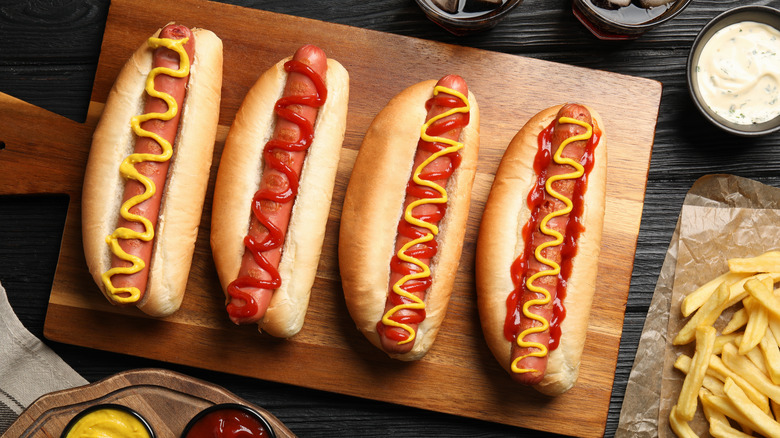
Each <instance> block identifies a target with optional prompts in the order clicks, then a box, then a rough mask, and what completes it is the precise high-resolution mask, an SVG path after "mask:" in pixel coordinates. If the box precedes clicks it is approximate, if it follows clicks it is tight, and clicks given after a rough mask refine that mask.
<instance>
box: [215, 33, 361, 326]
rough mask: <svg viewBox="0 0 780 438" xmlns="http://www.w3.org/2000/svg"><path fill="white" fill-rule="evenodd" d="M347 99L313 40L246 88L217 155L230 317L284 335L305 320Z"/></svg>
mask: <svg viewBox="0 0 780 438" xmlns="http://www.w3.org/2000/svg"><path fill="white" fill-rule="evenodd" d="M348 99H349V75H348V74H347V71H346V70H345V69H344V67H343V66H342V65H341V64H340V63H338V61H336V60H334V59H329V58H328V57H327V56H326V54H325V52H324V51H323V50H322V49H320V48H319V47H316V46H314V45H305V46H303V47H300V48H299V49H298V50H297V51H296V52H295V54H294V55H293V56H292V57H291V58H287V59H284V60H282V61H280V62H278V63H277V64H276V65H275V66H273V67H272V68H270V69H269V70H268V71H266V72H265V73H264V74H263V75H262V76H261V77H260V78H259V79H258V80H257V82H256V83H255V84H254V86H253V87H252V88H251V89H250V91H249V92H248V94H247V96H246V97H245V98H244V102H243V103H242V105H241V108H240V109H239V111H238V113H237V114H236V119H235V121H234V122H233V125H232V126H231V128H230V132H229V133H228V137H227V140H226V142H225V149H224V151H223V154H222V158H221V160H220V165H219V170H218V173H217V182H216V185H215V188H214V206H213V212H212V229H211V247H212V252H213V254H214V261H215V263H216V267H217V273H218V274H219V278H220V282H221V283H222V288H223V290H224V292H225V294H226V298H227V313H228V315H229V317H230V319H231V320H232V321H233V322H234V323H236V324H250V323H257V324H258V327H259V329H260V330H261V331H265V332H267V333H269V334H271V335H273V336H276V337H283V338H287V337H290V336H293V335H294V334H296V333H298V331H300V329H301V327H302V326H303V322H304V317H305V315H306V309H307V307H308V302H309V296H310V293H311V287H312V285H313V283H314V279H315V276H316V273H317V265H318V262H319V256H320V251H321V249H322V244H323V241H324V236H325V226H326V224H327V220H328V214H329V211H330V203H331V197H332V193H333V187H334V184H335V178H336V171H337V168H338V162H339V157H340V151H341V144H342V141H343V139H344V132H345V129H346V115H347V101H348Z"/></svg>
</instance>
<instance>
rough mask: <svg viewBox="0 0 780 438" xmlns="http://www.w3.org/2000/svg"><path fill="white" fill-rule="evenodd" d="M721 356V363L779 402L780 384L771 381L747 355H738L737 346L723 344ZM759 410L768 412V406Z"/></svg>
mask: <svg viewBox="0 0 780 438" xmlns="http://www.w3.org/2000/svg"><path fill="white" fill-rule="evenodd" d="M722 358H723V363H725V364H726V366H727V367H729V368H730V369H731V370H732V371H734V372H735V373H736V374H738V375H740V376H742V377H743V378H744V379H745V380H747V381H748V382H749V383H750V384H751V385H752V386H753V387H754V388H756V389H758V390H759V391H761V393H762V394H766V396H767V397H769V398H771V399H772V400H774V401H776V402H780V386H778V385H775V384H774V383H772V380H770V379H769V377H767V375H766V374H764V373H762V372H761V370H759V369H758V367H756V366H755V365H754V364H753V362H751V361H750V360H749V359H748V358H747V357H745V356H741V355H739V354H738V352H737V347H735V346H734V345H732V344H728V345H725V346H724V347H723V355H722ZM724 383H725V382H724ZM746 397H747V396H746ZM761 410H762V411H763V412H764V413H767V414H769V413H770V410H769V407H768V406H767V408H766V409H764V407H763V406H762V407H761Z"/></svg>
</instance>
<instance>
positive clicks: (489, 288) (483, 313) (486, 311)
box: [476, 105, 607, 395]
mask: <svg viewBox="0 0 780 438" xmlns="http://www.w3.org/2000/svg"><path fill="white" fill-rule="evenodd" d="M561 107H562V105H559V106H555V107H552V108H547V109H545V110H543V111H541V112H540V113H538V114H536V115H535V116H534V117H532V118H531V119H530V120H529V121H528V122H527V123H526V124H525V126H523V128H522V129H521V130H520V131H519V132H518V133H517V135H516V136H515V137H514V138H513V139H512V141H511V143H510V144H509V146H508V148H507V149H506V152H505V153H504V156H503V159H502V160H501V163H500V165H499V167H498V170H497V172H496V177H495V180H494V182H493V186H492V188H491V191H490V195H489V196H488V200H487V203H486V205H485V210H484V213H483V216H482V222H481V225H480V230H479V236H478V240H477V252H476V281H477V298H478V305H479V315H480V321H481V324H482V331H483V334H484V336H485V339H486V341H487V344H488V346H489V347H490V350H491V351H492V352H493V355H494V356H495V357H496V359H497V360H498V362H499V363H500V364H501V365H502V366H503V367H504V368H505V369H506V370H507V371H509V366H510V358H511V349H512V342H511V341H509V340H507V339H506V338H505V336H504V321H505V318H506V315H507V302H506V300H507V296H508V295H509V293H510V292H511V291H512V290H514V288H515V286H514V284H513V281H512V278H511V276H510V266H511V265H512V263H513V262H514V261H515V259H516V258H517V257H518V256H519V255H520V253H521V252H522V251H523V249H524V247H525V242H524V241H523V237H522V236H523V234H522V230H523V226H524V225H525V224H526V222H527V220H528V219H529V216H530V213H531V212H530V210H529V209H528V205H527V196H528V193H529V191H530V190H531V188H532V186H533V185H534V184H535V183H536V180H537V176H536V174H535V172H534V169H533V165H534V157H535V156H536V152H537V149H538V135H539V133H540V132H541V131H542V130H543V129H545V128H546V127H547V126H549V125H550V123H551V122H552V121H553V120H554V119H555V117H556V114H557V113H558V110H559V109H560V108H561ZM586 108H587V107H586ZM588 110H589V111H590V113H591V116H592V118H593V121H594V123H595V125H596V126H597V127H598V129H600V131H601V138H600V141H599V143H598V145H597V147H596V148H595V159H594V166H593V169H592V171H591V173H590V176H589V177H588V185H587V192H586V193H585V197H584V203H585V204H584V205H585V208H584V210H583V217H582V220H583V224H584V231H583V232H582V234H581V235H580V239H579V241H578V243H577V247H578V250H577V255H576V256H575V259H574V261H573V267H572V272H571V276H570V277H569V281H568V287H567V292H566V297H565V300H564V305H565V307H566V312H567V313H566V317H565V319H564V320H563V322H562V323H561V330H562V333H561V337H560V345H559V346H558V348H557V349H555V350H551V351H550V353H549V359H548V363H547V371H546V374H545V377H544V379H543V380H542V382H541V383H539V384H537V385H535V386H534V387H535V388H536V389H537V390H539V391H540V392H542V393H544V394H547V395H557V394H561V393H563V392H565V391H567V390H568V389H570V388H571V387H572V386H574V384H575V382H576V380H577V376H578V374H579V365H580V358H581V356H582V351H583V348H584V344H585V334H586V331H587V328H588V316H589V313H590V308H591V303H592V301H593V294H594V291H595V287H596V275H597V271H598V269H597V268H598V256H599V251H600V248H601V233H602V226H603V216H604V204H605V197H606V195H605V194H606V180H607V178H606V175H607V147H606V142H607V138H606V133H605V132H604V128H603V127H604V124H603V123H602V121H601V118H600V117H599V115H598V114H597V113H596V111H595V110H593V109H592V108H588Z"/></svg>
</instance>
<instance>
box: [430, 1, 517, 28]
mask: <svg viewBox="0 0 780 438" xmlns="http://www.w3.org/2000/svg"><path fill="white" fill-rule="evenodd" d="M415 1H416V2H417V5H418V6H420V9H422V10H423V12H425V15H427V16H428V18H429V19H430V20H431V21H433V22H434V23H436V24H438V25H439V26H441V27H443V28H444V29H445V30H447V31H449V32H450V33H453V34H455V35H458V36H462V35H468V34H470V33H474V32H480V31H484V30H488V29H491V28H493V27H494V26H495V25H496V24H498V22H499V21H501V20H502V19H504V18H505V17H506V16H507V14H509V12H510V11H511V10H512V9H514V8H516V7H517V6H519V5H520V4H521V3H523V0H505V1H504V2H503V3H502V4H501V6H498V7H497V8H495V9H491V10H487V11H484V12H473V13H456V14H450V13H447V12H446V11H444V10H442V9H440V8H439V7H437V6H436V5H434V4H433V2H431V0H415Z"/></svg>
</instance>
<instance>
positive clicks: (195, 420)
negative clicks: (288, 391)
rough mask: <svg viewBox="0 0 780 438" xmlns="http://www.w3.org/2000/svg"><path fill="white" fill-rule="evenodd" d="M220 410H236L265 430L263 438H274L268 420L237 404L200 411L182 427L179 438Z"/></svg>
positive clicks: (211, 407) (226, 404)
mask: <svg viewBox="0 0 780 438" xmlns="http://www.w3.org/2000/svg"><path fill="white" fill-rule="evenodd" d="M222 410H237V411H241V412H243V413H245V414H247V415H249V416H250V417H252V418H253V419H255V420H257V422H258V423H260V425H261V426H262V427H263V428H265V432H266V434H265V436H267V437H268V438H276V432H274V429H273V427H271V424H270V423H269V422H268V420H266V419H265V417H263V415H262V414H260V412H257V411H256V410H254V409H252V408H250V407H249V406H246V405H242V404H238V403H221V404H216V405H214V406H210V407H208V408H206V409H204V410H202V411H200V412H199V413H198V414H197V415H195V416H194V417H192V420H190V422H189V423H187V426H185V427H184V430H183V431H182V433H181V438H186V437H187V434H188V433H189V432H190V430H191V429H192V428H193V427H194V426H195V424H196V423H198V422H199V421H200V420H202V419H203V418H204V417H206V416H207V415H209V414H211V413H213V412H219V411H222Z"/></svg>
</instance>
